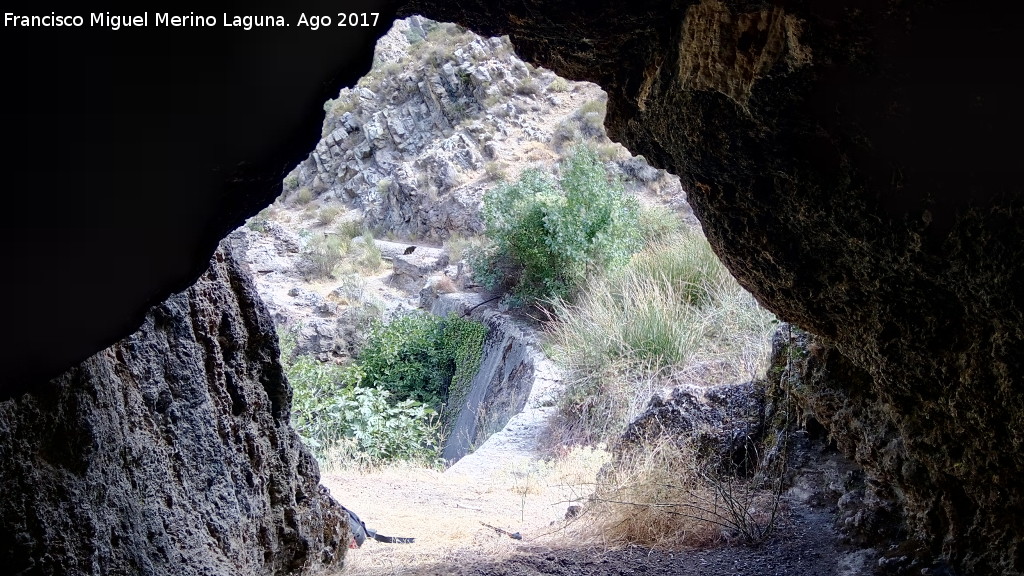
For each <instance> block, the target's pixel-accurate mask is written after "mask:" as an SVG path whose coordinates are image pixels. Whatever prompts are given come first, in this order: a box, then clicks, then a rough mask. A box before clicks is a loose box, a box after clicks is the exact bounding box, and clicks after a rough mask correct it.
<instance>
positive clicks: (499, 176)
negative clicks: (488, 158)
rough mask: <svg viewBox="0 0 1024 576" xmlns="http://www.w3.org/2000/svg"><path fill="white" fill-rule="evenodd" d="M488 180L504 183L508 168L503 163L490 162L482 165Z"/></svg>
mask: <svg viewBox="0 0 1024 576" xmlns="http://www.w3.org/2000/svg"><path fill="white" fill-rule="evenodd" d="M484 174H486V175H487V179H488V180H496V181H504V180H505V179H506V178H507V177H508V166H507V165H506V164H505V163H504V162H499V161H496V160H495V161H492V162H488V163H487V164H484Z"/></svg>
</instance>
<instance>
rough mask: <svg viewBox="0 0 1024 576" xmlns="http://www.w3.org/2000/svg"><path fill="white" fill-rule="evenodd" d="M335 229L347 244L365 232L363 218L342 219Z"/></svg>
mask: <svg viewBox="0 0 1024 576" xmlns="http://www.w3.org/2000/svg"><path fill="white" fill-rule="evenodd" d="M335 231H336V232H337V235H338V236H339V237H341V238H343V239H344V240H345V243H346V244H347V243H349V242H351V241H352V239H353V238H355V237H356V236H361V235H362V234H363V220H362V219H361V218H360V219H350V220H342V221H341V222H340V223H339V224H338V226H337V227H336V228H335Z"/></svg>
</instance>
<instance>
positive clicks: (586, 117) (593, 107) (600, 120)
mask: <svg viewBox="0 0 1024 576" xmlns="http://www.w3.org/2000/svg"><path fill="white" fill-rule="evenodd" d="M606 113H607V101H606V100H605V99H600V100H591V101H590V102H587V103H586V104H584V105H583V106H580V108H579V110H577V111H576V113H575V114H574V116H575V117H576V118H577V119H578V120H579V124H580V132H581V133H582V134H583V135H585V136H588V137H590V138H598V137H600V136H603V135H604V117H605V114H606Z"/></svg>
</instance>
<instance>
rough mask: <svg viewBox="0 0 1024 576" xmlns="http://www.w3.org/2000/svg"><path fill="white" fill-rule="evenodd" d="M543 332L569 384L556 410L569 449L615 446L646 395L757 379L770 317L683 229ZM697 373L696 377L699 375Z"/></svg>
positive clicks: (583, 295) (559, 307)
mask: <svg viewBox="0 0 1024 576" xmlns="http://www.w3.org/2000/svg"><path fill="white" fill-rule="evenodd" d="M554 312H555V316H556V317H557V320H556V321H555V322H553V323H552V324H550V325H549V335H550V338H551V341H552V343H553V344H554V352H555V354H556V357H557V358H558V359H559V360H560V361H561V362H562V363H563V364H564V365H565V366H566V367H567V368H568V369H569V372H570V384H569V386H568V387H567V388H566V392H565V395H564V396H563V399H562V402H561V404H560V410H559V436H560V437H561V438H562V440H563V441H564V442H568V443H580V442H582V443H594V442H602V441H604V442H611V441H613V440H614V439H615V438H617V437H618V435H619V434H621V433H622V431H623V429H624V428H625V425H626V424H627V423H628V422H629V421H630V419H631V418H632V417H634V416H635V415H636V413H637V412H638V411H639V409H640V408H642V407H643V405H644V404H646V403H647V401H648V400H649V399H650V397H651V394H652V392H654V391H656V390H660V389H661V388H663V387H665V386H669V385H672V384H673V383H678V382H680V381H684V380H685V378H686V376H687V375H693V376H694V378H693V381H699V382H701V383H703V384H708V385H710V384H718V383H723V382H729V381H737V380H743V379H747V380H749V379H753V378H754V377H756V376H757V375H758V374H759V373H760V372H763V370H764V365H765V362H766V361H767V357H768V352H769V342H770V336H771V331H772V330H773V329H774V317H773V316H772V315H771V313H769V312H768V311H766V310H764V309H762V308H760V307H759V306H758V305H757V302H756V301H755V300H754V299H753V297H752V296H750V295H749V294H748V293H747V292H745V291H744V290H743V289H742V288H741V287H740V286H739V285H738V284H737V283H736V281H735V280H734V279H733V278H732V276H730V275H729V273H728V271H727V270H726V269H725V267H724V266H723V265H722V263H721V262H720V261H719V260H718V259H717V257H716V256H715V254H714V252H712V251H711V247H710V245H708V243H707V240H705V239H704V237H703V236H702V235H701V234H700V233H699V232H697V231H692V230H686V231H682V232H678V233H675V234H673V235H672V236H671V237H670V238H669V239H667V240H665V241H663V242H659V243H656V244H653V245H651V246H649V247H647V248H645V249H644V250H643V251H641V252H639V253H638V254H636V255H635V256H634V257H633V258H632V260H631V261H630V262H629V264H628V265H626V266H625V267H623V268H621V269H619V270H615V271H612V272H610V273H608V274H605V275H603V276H600V277H595V278H593V279H592V280H591V281H590V282H589V283H588V284H587V286H586V289H584V290H581V291H580V298H579V300H578V301H577V302H576V303H575V304H570V303H566V302H564V301H560V302H557V303H556V304H555V306H554ZM697 376H699V378H698V377H697Z"/></svg>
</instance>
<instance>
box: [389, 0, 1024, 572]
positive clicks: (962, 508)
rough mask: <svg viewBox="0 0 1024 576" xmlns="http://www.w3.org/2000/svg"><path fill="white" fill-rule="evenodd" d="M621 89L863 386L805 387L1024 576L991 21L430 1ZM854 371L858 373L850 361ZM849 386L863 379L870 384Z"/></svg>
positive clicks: (851, 436) (911, 7)
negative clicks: (815, 388)
mask: <svg viewBox="0 0 1024 576" xmlns="http://www.w3.org/2000/svg"><path fill="white" fill-rule="evenodd" d="M402 11H403V12H408V13H420V14H424V15H426V16H428V17H430V18H433V19H436V20H443V21H455V22H458V23H460V24H462V25H465V26H467V27H469V28H471V29H473V30H475V31H477V32H478V33H482V34H488V35H498V34H508V35H509V36H510V38H511V40H512V42H513V44H514V45H515V46H516V49H517V51H518V52H519V53H520V55H522V56H523V57H525V58H526V59H528V60H530V61H532V62H534V63H536V64H540V65H543V66H546V67H549V68H551V69H552V70H554V71H555V72H556V73H558V74H560V75H564V76H566V77H568V78H571V79H575V80H589V81H593V82H596V83H598V84H600V85H601V86H602V88H604V89H605V90H606V91H607V92H608V93H609V105H608V118H607V121H606V123H607V127H608V131H609V135H610V136H611V137H612V139H613V140H617V141H620V142H622V143H623V144H625V145H626V146H627V147H629V149H630V150H631V151H633V152H634V153H640V154H643V155H645V156H646V157H647V159H648V160H650V161H651V162H652V163H653V164H654V165H656V166H658V167H661V168H666V169H668V170H670V171H671V172H674V173H676V174H678V175H679V176H680V177H681V179H682V182H683V187H684V189H686V190H687V193H688V199H689V202H690V203H691V204H692V206H693V208H694V211H695V213H696V214H697V216H698V217H699V218H700V220H701V223H702V225H703V227H704V230H705V232H706V233H707V235H708V238H709V240H710V241H711V243H712V245H713V246H714V248H715V250H716V252H717V253H718V254H719V256H720V257H721V258H722V259H723V261H724V262H725V263H726V265H727V266H728V267H729V269H730V270H731V271H732V272H733V274H734V275H735V276H736V277H737V278H738V280H739V281H740V282H741V284H743V285H744V286H745V287H746V288H748V289H749V290H751V291H752V292H753V293H754V294H755V295H756V296H757V298H758V300H759V301H760V302H762V303H763V304H764V305H766V306H767V307H768V308H770V309H771V310H773V311H774V312H775V313H776V314H778V315H779V316H780V317H781V318H783V319H786V320H789V321H792V322H794V323H796V324H798V325H800V326H802V327H804V328H806V329H808V330H810V331H811V332H813V333H814V334H816V335H817V336H818V337H819V343H820V345H821V346H822V347H824V348H827V349H832V350H835V351H836V352H837V353H838V354H841V356H842V357H843V358H845V359H847V360H848V362H849V363H850V365H851V366H852V367H853V368H855V369H856V370H859V371H861V372H862V373H863V374H866V375H867V377H866V378H856V379H854V380H852V381H851V380H844V378H843V376H842V374H843V373H842V372H841V371H840V372H838V373H836V374H835V375H834V376H835V380H834V381H828V380H827V379H826V380H823V381H822V382H821V386H820V388H819V389H818V391H817V396H819V397H821V398H828V401H827V402H826V401H821V402H812V403H811V404H812V406H813V407H814V409H815V410H816V411H817V412H819V419H820V420H821V421H822V422H824V423H826V424H828V425H829V426H830V432H831V433H832V434H833V436H835V437H836V438H837V440H838V441H839V443H840V444H841V445H842V446H844V447H845V448H846V449H847V450H848V452H849V453H851V454H852V455H854V456H856V457H857V460H858V461H859V462H860V463H861V464H863V465H864V466H865V467H866V469H867V470H868V471H869V472H870V473H871V474H872V475H873V476H874V477H875V478H876V479H877V480H879V481H880V482H883V483H885V484H887V485H889V486H890V487H891V489H892V490H893V492H894V493H895V494H896V495H897V497H898V498H900V500H901V502H902V504H903V505H904V507H905V509H906V511H907V516H908V526H909V527H910V528H911V533H910V534H909V535H908V536H909V538H910V539H912V540H914V541H916V542H917V543H918V544H920V545H921V546H923V547H924V553H925V554H931V555H934V556H942V557H944V558H947V559H948V560H950V561H951V562H952V563H953V564H954V565H955V566H957V567H958V568H960V569H961V570H963V571H964V572H965V573H973V574H993V573H1004V574H1019V573H1024V545H1022V544H1021V540H1022V539H1024V485H1022V484H1021V483H1020V482H1019V478H1021V477H1022V473H1024V456H1022V452H1021V449H1022V447H1024V444H1022V443H1024V390H1022V387H1021V381H1020V380H1021V375H1022V369H1024V366H1022V362H1024V353H1022V352H1024V347H1022V343H1024V315H1022V306H1021V304H1022V302H1021V298H1022V297H1021V294H1024V264H1022V262H1024V258H1022V257H1024V218H1022V214H1024V212H1022V210H1024V199H1022V195H1021V191H1020V183H1019V181H1017V179H1016V177H1015V175H1014V174H1012V172H1011V170H1012V168H1011V167H1012V166H1015V165H1016V163H1017V161H1018V160H1017V159H1016V158H1015V151H1016V150H1017V149H1018V148H1019V147H1018V146H1013V145H1012V142H1013V141H1014V139H1015V138H1016V137H1017V136H1018V135H1019V134H1020V133H1021V128H1024V121H1022V120H1024V115H1022V112H1021V108H1020V107H1019V106H1018V105H1017V104H1016V103H1015V102H1014V101H1013V98H1012V95H1013V94H1014V90H1013V89H1012V88H1011V87H1010V86H1009V84H1008V82H1009V80H1008V77H1007V75H1006V73H1005V71H1006V70H1009V69H1012V68H1013V66H1014V62H1015V61H1016V60H1017V59H1018V58H1019V57H1020V56H1021V52H1022V48H1021V46H1020V45H1019V44H1016V43H1014V41H1013V39H1012V34H1009V33H1007V32H1006V31H1005V30H1003V24H1002V23H1001V22H1000V17H999V15H998V14H996V13H994V12H992V11H989V10H987V9H985V8H983V7H981V6H974V5H971V6H967V5H963V4H955V3H952V2H900V3H893V2H874V1H860V2H855V3H853V4H850V3H845V4H835V3H829V2H815V1H792V2H777V3H771V4H769V3H765V2H728V3H723V2H717V1H715V0H706V1H704V2H700V3H696V2H678V1H641V2H631V3H628V4H622V3H618V2H610V1H608V2H597V3H591V2H588V3H574V2H569V3H558V4H555V3H542V2H536V1H531V0H518V1H513V2H502V3H500V6H499V5H498V3H495V2H487V1H484V0H478V1H476V2H460V3H458V5H455V4H453V3H450V2H435V1H432V0H414V1H412V2H409V3H408V4H407V5H406V6H405V8H403V10H402ZM847 374H849V371H847ZM853 382H855V383H856V384H854V383H853Z"/></svg>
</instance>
